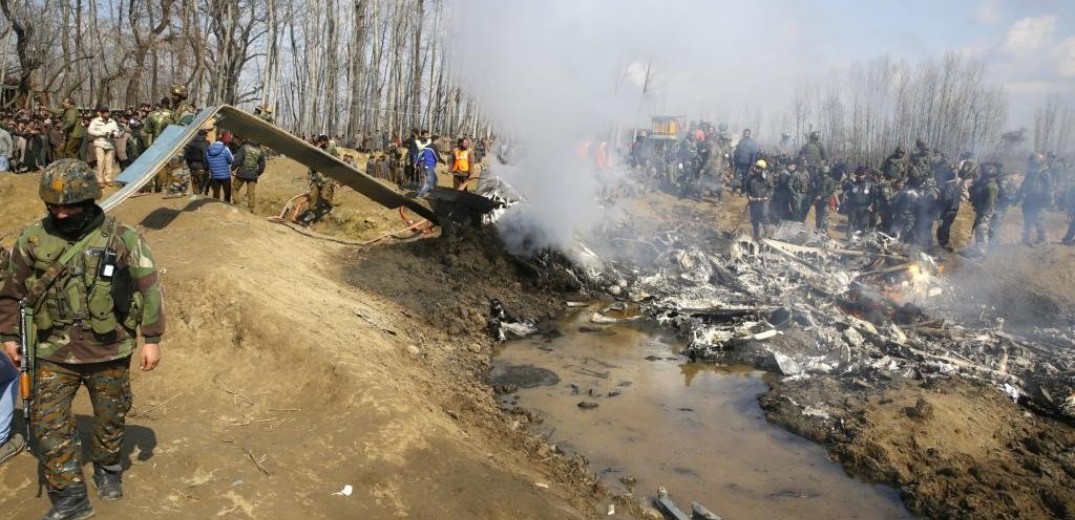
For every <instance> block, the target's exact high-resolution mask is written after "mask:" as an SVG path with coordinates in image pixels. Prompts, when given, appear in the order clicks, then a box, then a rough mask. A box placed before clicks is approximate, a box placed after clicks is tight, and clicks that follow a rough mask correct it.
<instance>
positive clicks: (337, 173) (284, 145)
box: [217, 105, 437, 223]
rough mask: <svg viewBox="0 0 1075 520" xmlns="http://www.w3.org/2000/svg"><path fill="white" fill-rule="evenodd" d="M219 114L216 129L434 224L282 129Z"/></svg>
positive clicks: (229, 110) (414, 205) (420, 209)
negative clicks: (228, 132) (246, 140)
mask: <svg viewBox="0 0 1075 520" xmlns="http://www.w3.org/2000/svg"><path fill="white" fill-rule="evenodd" d="M218 113H219V114H220V119H219V120H217V126H218V127H220V128H225V129H227V130H230V131H231V132H233V133H235V134H238V135H241V136H244V137H249V138H252V139H254V140H255V141H257V142H258V143H260V144H263V145H266V146H268V147H269V148H272V149H273V150H276V151H277V152H279V153H282V154H284V155H286V156H288V157H290V158H291V159H293V160H295V161H297V162H300V163H302V164H303V165H305V166H307V167H309V168H313V169H314V170H317V171H319V172H321V173H323V174H325V175H328V176H329V177H332V178H333V179H335V180H337V181H339V182H340V183H341V184H343V185H345V186H350V187H351V188H352V189H354V190H355V191H357V192H359V193H361V194H363V195H365V196H367V197H369V198H370V199H372V200H373V201H374V202H377V203H378V204H380V205H382V206H384V207H386V208H398V207H400V206H406V207H407V209H410V210H411V211H413V212H415V213H417V214H419V215H421V216H422V217H423V218H425V219H428V220H429V221H430V222H433V223H437V216H436V215H434V214H433V211H432V210H430V209H429V208H427V207H426V206H423V205H422V204H420V203H419V202H418V201H417V200H414V199H409V198H407V197H404V196H403V195H401V194H400V193H399V192H397V191H396V190H394V189H392V188H390V187H388V186H385V185H384V184H381V182H380V181H378V180H377V179H374V178H373V177H370V176H369V175H366V174H364V173H362V172H360V171H358V170H356V169H354V168H352V167H350V166H348V165H347V164H345V163H344V162H343V161H341V160H340V159H337V158H335V157H333V156H331V155H329V154H327V153H325V152H324V151H323V150H321V149H320V148H317V147H316V146H313V145H311V144H309V143H307V142H306V141H303V140H302V139H299V138H298V137H296V136H294V135H292V134H291V133H290V132H287V131H286V130H284V129H283V128H280V127H278V126H276V125H274V124H271V123H266V122H265V121H262V120H261V119H258V118H257V117H255V116H254V115H253V114H248V113H246V112H243V111H242V110H239V109H237V108H235V107H231V106H226V105H225V106H222V107H220V109H219V112H218Z"/></svg>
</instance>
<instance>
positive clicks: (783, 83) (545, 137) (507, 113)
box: [450, 0, 809, 249]
mask: <svg viewBox="0 0 1075 520" xmlns="http://www.w3.org/2000/svg"><path fill="white" fill-rule="evenodd" d="M796 9H797V8H796V7H794V5H792V6H791V7H789V6H787V5H784V6H777V5H776V3H775V2H771V1H764V0H763V1H760V2H743V3H738V4H726V3H723V2H720V3H718V2H708V1H701V0H697V1H680V2H664V1H656V0H623V1H613V0H597V1H586V2H567V1H549V2H534V1H515V0H509V1H503V0H470V1H465V2H462V3H461V4H460V5H459V6H458V9H457V10H456V12H455V13H454V14H453V18H454V20H455V25H454V28H455V30H454V34H453V37H452V38H451V39H450V41H451V42H452V45H453V46H454V47H453V49H452V51H453V52H452V59H453V68H454V70H455V73H456V74H457V75H458V78H459V81H460V82H461V84H462V86H463V88H464V89H466V90H467V92H468V93H470V94H471V95H473V96H475V97H476V98H477V99H478V100H479V102H480V104H481V106H482V108H483V110H484V111H485V112H486V114H487V115H488V116H489V117H490V119H491V120H492V121H493V122H494V124H495V126H496V128H498V129H500V131H502V132H504V133H506V134H508V135H507V136H506V135H501V139H502V140H503V139H504V138H505V137H508V136H510V137H512V138H513V139H517V140H519V141H522V142H524V143H525V146H526V149H527V153H526V155H525V157H524V158H523V159H522V161H521V162H520V164H518V165H517V167H514V168H499V169H498V171H497V174H498V175H499V176H501V177H503V178H505V180H507V181H508V182H509V183H510V184H512V185H513V186H515V187H516V188H517V189H518V190H519V191H520V192H521V193H523V194H524V195H525V197H526V198H527V201H528V203H529V204H528V205H527V206H526V207H525V208H524V209H521V210H520V211H515V212H512V213H509V214H508V215H506V216H505V221H504V222H503V224H502V227H504V226H510V227H512V228H515V229H518V228H526V227H528V226H527V224H525V223H524V222H529V223H532V224H536V229H532V230H531V231H532V233H531V235H532V236H531V237H530V239H531V240H536V241H538V242H544V243H535V244H532V245H536V246H544V245H551V246H557V247H560V248H562V249H565V248H566V247H565V246H567V245H568V244H569V243H570V242H572V241H573V240H574V239H575V238H576V237H577V236H580V235H583V236H584V235H585V234H586V232H587V231H588V229H589V227H590V226H592V225H593V223H594V222H596V221H597V220H598V217H599V216H600V215H601V209H600V208H596V207H595V202H594V196H595V194H596V193H597V190H599V189H600V187H601V185H602V183H603V182H608V181H609V179H604V180H600V179H597V178H595V176H594V174H593V166H592V163H590V162H588V161H586V160H584V159H582V158H581V156H580V154H579V153H577V148H578V147H579V145H580V143H583V142H585V141H593V142H594V146H596V144H597V142H598V141H599V140H602V139H608V136H609V134H610V132H611V131H612V130H613V129H616V128H619V129H631V128H648V127H649V126H650V116H651V115H654V114H667V115H686V116H688V117H689V118H690V119H695V118H699V117H704V118H706V119H708V120H711V121H714V122H716V121H729V119H733V118H736V117H746V116H747V115H749V113H750V112H751V111H752V110H754V109H755V108H756V107H759V106H761V105H762V104H763V103H766V102H769V103H772V102H773V100H780V101H778V102H783V100H785V99H786V98H787V95H788V93H789V92H790V90H791V89H792V88H793V87H794V85H793V82H792V79H793V78H794V77H795V75H796V73H797V72H802V71H801V70H800V66H799V64H805V63H806V62H805V61H804V59H803V58H805V53H806V52H808V49H809V45H807V44H806V43H807V42H806V38H805V37H804V35H802V34H800V33H799V32H798V30H797V29H796V27H797V26H796V24H795V23H794V22H793V20H794V19H795V17H796ZM731 122H732V123H733V127H734V126H736V125H735V124H734V123H735V121H731ZM624 144H626V143H624Z"/></svg>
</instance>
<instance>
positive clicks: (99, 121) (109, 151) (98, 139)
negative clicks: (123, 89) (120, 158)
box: [86, 105, 120, 186]
mask: <svg viewBox="0 0 1075 520" xmlns="http://www.w3.org/2000/svg"><path fill="white" fill-rule="evenodd" d="M86 133H87V134H89V136H90V137H91V138H93V148H94V150H95V151H96V152H97V182H98V183H100V184H101V186H107V185H109V184H111V183H112V166H113V163H114V162H115V160H116V144H115V142H114V141H113V139H115V137H116V136H117V135H119V133H120V132H119V125H118V124H117V123H116V120H115V119H112V116H111V112H110V111H109V110H108V107H106V106H104V105H101V106H99V107H97V117H95V118H93V120H92V121H90V126H89V128H87V129H86Z"/></svg>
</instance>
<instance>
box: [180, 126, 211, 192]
mask: <svg viewBox="0 0 1075 520" xmlns="http://www.w3.org/2000/svg"><path fill="white" fill-rule="evenodd" d="M208 134H209V131H208V130H206V129H204V128H203V129H201V130H198V135H196V136H194V139H191V140H190V143H188V144H187V148H186V149H185V150H184V152H183V158H184V159H186V161H187V168H190V191H191V194H192V195H196V194H201V195H208V194H209V169H208V168H206V166H205V151H206V150H208V149H209V140H208V139H206V136H207V135H208Z"/></svg>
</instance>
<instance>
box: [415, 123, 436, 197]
mask: <svg viewBox="0 0 1075 520" xmlns="http://www.w3.org/2000/svg"><path fill="white" fill-rule="evenodd" d="M434 141H436V139H430V138H429V130H422V136H421V138H419V139H418V140H417V141H416V143H417V145H418V156H417V157H416V158H415V160H414V168H415V169H416V170H418V171H419V172H420V173H421V177H422V178H424V179H425V184H423V185H422V189H421V190H418V195H417V197H419V198H423V197H428V196H429V194H430V193H432V192H433V188H436V187H437V149H436V147H435V146H434V145H433V142H434Z"/></svg>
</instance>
